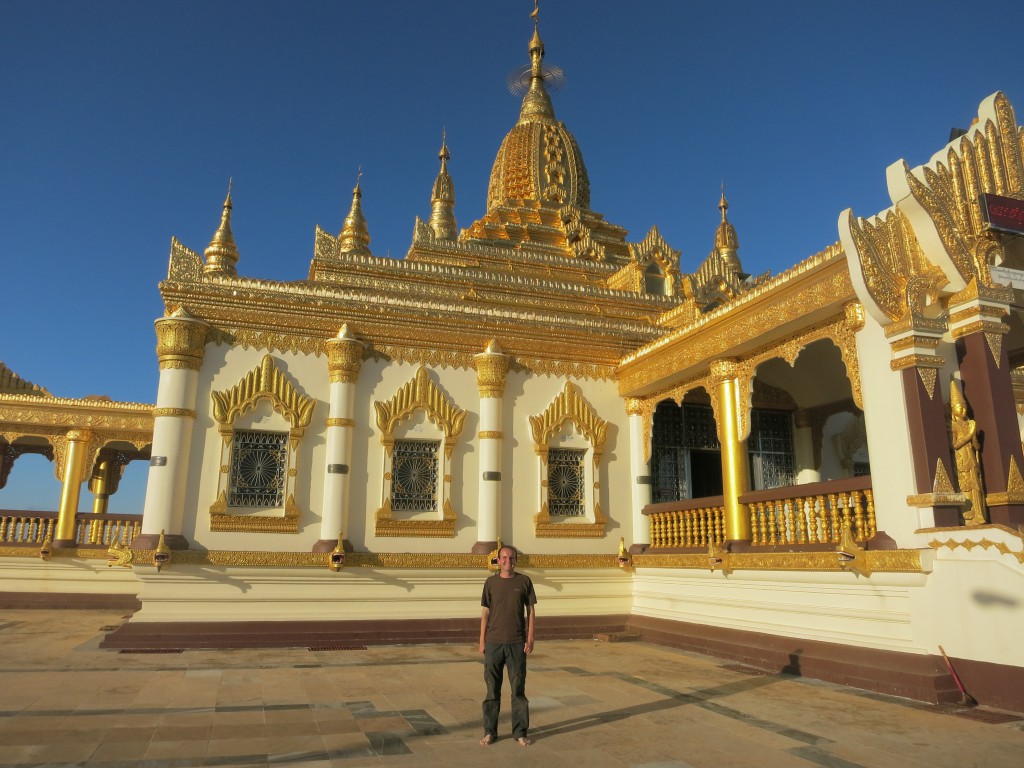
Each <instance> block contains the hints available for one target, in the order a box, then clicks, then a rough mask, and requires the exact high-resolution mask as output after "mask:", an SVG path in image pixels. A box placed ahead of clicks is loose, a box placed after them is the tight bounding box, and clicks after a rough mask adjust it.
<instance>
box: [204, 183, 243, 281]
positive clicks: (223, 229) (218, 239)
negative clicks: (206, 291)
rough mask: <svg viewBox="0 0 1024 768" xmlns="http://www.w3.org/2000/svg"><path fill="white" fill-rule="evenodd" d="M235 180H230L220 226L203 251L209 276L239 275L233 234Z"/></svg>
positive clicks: (206, 271)
mask: <svg viewBox="0 0 1024 768" xmlns="http://www.w3.org/2000/svg"><path fill="white" fill-rule="evenodd" d="M232 181H233V179H228V194H227V197H225V198H224V208H223V209H222V210H221V214H220V226H219V227H217V231H216V232H214V233H213V238H211V240H210V244H209V245H208V246H206V250H205V251H203V256H205V257H206V264H205V265H204V266H203V272H205V273H206V274H208V275H227V276H234V275H237V274H238V269H237V264H238V248H237V247H236V246H235V236H234V235H233V234H232V233H231V209H232V207H233V206H232V204H231V184H232Z"/></svg>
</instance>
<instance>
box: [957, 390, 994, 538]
mask: <svg viewBox="0 0 1024 768" xmlns="http://www.w3.org/2000/svg"><path fill="white" fill-rule="evenodd" d="M949 408H950V413H951V418H950V426H951V427H952V431H953V456H954V458H955V459H956V474H957V479H958V480H959V481H960V492H961V493H962V494H963V495H964V496H966V497H967V506H966V507H964V523H965V524H966V525H969V526H974V525H983V524H984V523H985V522H986V520H985V490H984V488H983V486H982V482H981V461H980V457H979V454H978V448H979V445H978V425H977V424H976V423H975V422H974V419H969V418H967V403H966V402H965V401H964V396H963V393H962V392H961V391H960V384H959V383H957V380H956V379H952V380H951V381H950V385H949Z"/></svg>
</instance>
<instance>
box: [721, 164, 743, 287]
mask: <svg viewBox="0 0 1024 768" xmlns="http://www.w3.org/2000/svg"><path fill="white" fill-rule="evenodd" d="M718 210H720V211H721V212H722V221H721V223H720V224H719V225H718V229H717V230H715V248H716V249H717V250H718V252H719V253H721V254H722V258H723V259H724V260H725V263H726V266H727V267H728V268H729V269H731V270H732V271H733V272H742V271H743V267H742V265H741V264H740V257H739V255H738V254H737V251H738V250H739V247H740V240H739V237H737V235H736V227H734V226H733V225H732V224H731V223H730V221H729V217H728V216H727V215H726V212H727V211H728V210H729V201H728V200H726V199H725V182H724V181H723V182H722V197H721V198H720V199H719V201H718Z"/></svg>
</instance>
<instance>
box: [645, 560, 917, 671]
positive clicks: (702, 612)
mask: <svg viewBox="0 0 1024 768" xmlns="http://www.w3.org/2000/svg"><path fill="white" fill-rule="evenodd" d="M925 579H926V577H925V576H924V575H923V574H902V573H900V574H878V575H876V576H873V577H872V581H871V582H870V583H867V582H866V581H865V579H863V578H859V577H857V576H854V575H853V574H848V573H834V574H832V573H804V572H775V571H742V572H741V571H734V572H733V573H732V574H730V575H729V576H723V575H722V574H721V572H715V573H711V572H710V571H708V572H704V571H692V570H685V571H682V570H669V569H638V571H637V574H636V580H635V582H634V586H633V590H634V591H633V613H634V614H636V615H640V616H651V617H654V618H659V619H668V620H671V621H683V622H690V623H694V624H709V625H712V626H717V627H725V628H728V629H739V630H745V631H748V632H765V633H767V634H771V635H782V636H786V637H797V638H807V639H808V640H819V641H822V642H829V643H844V644H850V645H857V646H867V647H871V648H884V649H887V650H895V651H911V652H922V653H923V652H924V649H923V648H921V647H920V646H918V645H917V643H916V642H915V638H914V632H913V628H912V626H911V600H910V592H911V590H912V589H914V588H921V587H922V586H923V585H924V584H925Z"/></svg>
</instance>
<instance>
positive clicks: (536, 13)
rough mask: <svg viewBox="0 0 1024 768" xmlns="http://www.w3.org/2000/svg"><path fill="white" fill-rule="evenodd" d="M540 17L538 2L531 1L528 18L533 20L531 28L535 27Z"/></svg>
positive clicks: (537, 0) (536, 0)
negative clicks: (531, 9)
mask: <svg viewBox="0 0 1024 768" xmlns="http://www.w3.org/2000/svg"><path fill="white" fill-rule="evenodd" d="M539 17H540V0H533V12H532V13H530V18H531V19H533V26H534V27H536V26H537V19H538V18H539Z"/></svg>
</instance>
